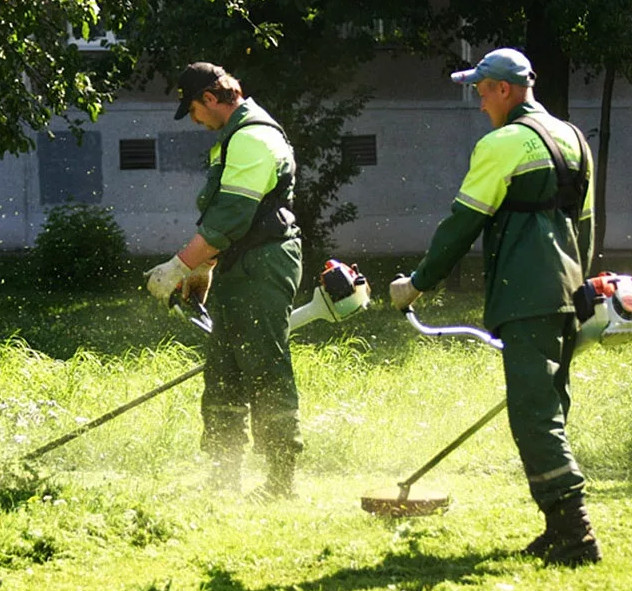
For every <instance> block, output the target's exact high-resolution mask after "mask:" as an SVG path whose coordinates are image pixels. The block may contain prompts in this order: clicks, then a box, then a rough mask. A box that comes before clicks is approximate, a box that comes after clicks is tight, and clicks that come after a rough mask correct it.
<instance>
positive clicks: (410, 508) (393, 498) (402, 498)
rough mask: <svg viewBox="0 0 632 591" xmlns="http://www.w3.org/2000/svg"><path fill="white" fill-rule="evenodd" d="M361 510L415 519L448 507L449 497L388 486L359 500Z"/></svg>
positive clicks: (426, 490) (442, 494)
mask: <svg viewBox="0 0 632 591" xmlns="http://www.w3.org/2000/svg"><path fill="white" fill-rule="evenodd" d="M361 504H362V509H364V511H367V512H369V513H374V514H376V515H386V516H388V517H415V516H419V515H429V514H431V513H434V512H435V511H438V510H439V509H442V508H444V507H448V505H449V504H450V497H449V496H448V495H447V494H445V493H443V492H440V491H433V490H428V489H423V488H417V487H412V488H410V489H408V490H402V488H401V487H399V488H398V487H396V486H390V487H385V488H379V489H375V490H371V491H368V492H367V493H365V496H363V497H362V498H361Z"/></svg>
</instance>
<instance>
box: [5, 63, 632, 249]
mask: <svg viewBox="0 0 632 591" xmlns="http://www.w3.org/2000/svg"><path fill="white" fill-rule="evenodd" d="M358 81H360V82H365V83H368V84H372V85H373V86H375V88H376V91H375V97H374V99H373V100H372V101H371V102H370V103H369V105H368V106H367V108H366V109H365V111H364V112H363V113H362V115H361V116H360V117H359V118H358V119H357V120H355V121H353V122H350V123H349V124H348V128H347V131H348V133H350V134H353V135H375V138H376V148H377V164H376V165H375V166H366V167H364V168H363V169H362V170H361V173H360V175H359V176H357V177H356V178H355V179H354V180H353V183H352V184H350V185H348V186H346V187H344V188H343V189H342V190H341V193H340V199H341V201H351V202H353V203H355V204H356V205H357V206H358V213H359V217H358V219H357V220H356V221H355V222H353V223H351V224H346V225H345V226H342V227H341V228H339V229H338V230H337V232H336V234H335V239H336V240H337V243H338V251H339V252H338V254H339V255H340V256H342V255H344V254H362V253H364V254H406V253H418V252H420V251H421V250H423V249H424V248H426V247H427V245H428V242H429V239H430V237H431V235H432V232H433V230H434V228H435V226H436V225H437V223H438V222H439V221H440V220H441V219H442V218H443V217H444V216H445V215H447V213H448V212H449V207H450V203H451V201H452V199H453V197H454V195H455V194H456V192H457V190H458V188H459V184H460V181H461V179H462V177H463V175H464V174H465V172H466V171H467V167H468V160H469V154H470V152H471V150H472V148H473V146H474V144H475V143H476V141H477V140H478V139H479V138H480V137H481V136H482V135H483V134H485V133H486V132H487V131H489V130H490V126H489V122H488V119H487V116H486V115H484V114H481V113H480V112H479V109H478V99H477V98H476V96H475V93H473V92H472V89H469V90H468V89H463V88H462V87H460V86H457V85H454V84H452V83H451V82H450V81H449V75H448V72H446V71H445V70H444V68H443V66H442V64H441V63H439V62H432V61H431V62H421V61H419V60H418V59H415V58H395V57H393V56H391V55H390V54H389V53H388V52H384V53H382V54H381V55H380V56H379V57H378V59H376V60H375V61H374V62H372V63H371V64H369V65H367V67H366V68H364V69H363V70H362V71H361V72H360V73H359V76H358ZM600 89H601V84H600V81H599V80H596V81H594V82H593V83H591V84H590V85H588V86H586V85H585V84H584V83H583V78H582V76H581V74H577V75H575V77H574V78H573V83H572V88H571V118H572V120H573V121H574V122H575V123H576V124H578V125H579V126H580V127H581V128H582V129H583V130H584V132H585V133H586V134H587V135H588V137H589V140H590V143H591V146H592V148H593V151H594V153H595V155H596V150H597V140H598V138H597V131H596V130H597V128H598V126H599V107H600ZM536 91H537V87H536ZM615 91H616V92H615V99H614V104H613V112H612V135H611V140H610V142H611V143H610V160H609V169H608V196H607V198H608V233H607V238H606V247H607V248H609V249H625V250H632V199H630V194H631V189H632V187H631V186H630V184H631V182H632V181H631V180H630V179H629V175H628V174H627V172H628V171H627V167H628V166H629V165H630V164H629V161H630V159H629V156H628V155H629V154H630V153H632V134H631V133H630V130H632V90H631V87H630V86H629V85H627V84H625V83H623V82H618V83H617V85H616V87H615ZM255 98H256V97H255ZM175 107H176V98H175V95H174V94H171V95H165V94H164V92H163V89H162V87H161V86H160V85H159V84H158V85H155V87H154V88H153V89H152V90H151V91H149V92H147V93H145V94H144V95H138V94H126V95H122V96H121V97H120V98H119V100H117V102H116V103H114V104H113V105H111V106H109V108H108V110H107V113H106V114H104V115H103V116H102V117H101V118H100V119H99V121H98V122H97V123H95V124H90V125H86V130H87V131H88V132H89V134H90V141H88V142H86V145H84V146H82V147H81V148H79V149H76V148H75V149H73V148H72V147H71V145H70V143H69V142H68V139H69V138H68V134H67V133H66V132H65V129H64V128H63V127H62V126H61V125H59V126H58V127H57V128H55V127H54V129H57V131H59V132H60V133H59V137H58V139H57V140H55V141H54V142H53V144H52V145H50V144H48V143H47V142H48V140H47V139H46V138H45V137H43V136H41V137H38V138H37V143H38V150H37V151H36V152H34V153H32V154H28V155H24V156H20V157H19V158H13V157H8V156H7V157H5V158H4V160H0V180H1V182H0V249H2V250H10V249H21V248H24V247H29V246H32V245H33V244H34V241H35V237H36V236H37V234H38V233H39V231H40V229H41V225H42V222H43V221H44V220H45V216H46V211H47V207H49V206H50V205H52V204H53V203H52V201H54V200H55V199H62V198H63V196H62V193H63V190H64V188H68V192H69V193H71V192H75V193H82V191H83V196H82V198H83V199H84V200H86V199H87V200H92V201H94V202H98V203H99V204H100V205H102V206H105V207H111V208H112V209H113V212H114V215H115V218H116V220H117V221H118V223H119V224H120V225H121V227H122V228H123V230H124V231H125V233H126V236H127V239H128V241H129V244H130V249H131V251H132V252H135V253H170V252H172V251H173V250H174V249H177V248H179V247H180V246H181V245H182V244H183V243H185V242H186V241H187V240H188V238H190V236H191V235H192V234H193V232H194V231H195V221H196V219H197V216H196V210H195V196H196V195H197V192H198V190H199V189H200V188H201V186H202V185H203V183H204V175H205V173H204V158H205V152H206V151H207V150H208V148H209V147H210V145H211V144H212V143H213V142H214V134H213V133H211V132H207V131H201V130H200V128H199V127H197V126H195V125H194V124H193V123H192V122H191V121H190V120H188V119H185V120H183V121H174V119H173V113H174V110H175ZM138 139H150V140H153V141H154V142H155V152H156V168H155V169H139V170H121V167H120V161H119V158H120V141H121V140H138ZM62 140H63V141H62ZM64 142H65V143H64ZM595 157H596V156H595ZM99 175H100V176H99ZM95 179H100V180H98V182H96V183H95ZM98 184H100V185H101V190H100V191H98V190H96V189H95V188H94V187H96V186H97V185H98ZM298 195H299V198H300V188H299V191H298ZM51 200H52V201H51Z"/></svg>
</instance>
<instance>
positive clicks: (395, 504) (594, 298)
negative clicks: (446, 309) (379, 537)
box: [361, 273, 632, 517]
mask: <svg viewBox="0 0 632 591" xmlns="http://www.w3.org/2000/svg"><path fill="white" fill-rule="evenodd" d="M573 299H574V303H575V308H576V310H577V317H578V319H579V320H580V322H581V323H582V324H581V328H580V331H579V334H578V338H577V344H576V353H579V352H582V351H584V350H586V349H587V348H588V347H589V346H590V345H592V344H594V343H597V342H601V343H603V344H605V345H615V344H619V343H622V342H625V341H629V340H630V339H631V338H632V277H630V276H629V275H616V274H614V273H602V274H601V275H599V276H598V277H594V278H591V279H588V280H586V281H585V282H584V284H583V285H582V286H581V287H580V288H579V289H578V290H577V291H576V292H575V294H574V298H573ZM404 314H405V315H406V318H407V320H408V321H409V322H410V324H412V326H414V327H415V329H417V330H418V331H419V332H420V333H421V334H424V335H428V336H443V335H470V336H474V337H476V338H478V339H480V340H482V341H483V342H485V343H486V344H488V345H490V346H492V347H494V348H496V349H502V347H503V344H502V341H500V340H499V339H496V338H494V337H493V336H492V335H490V334H489V333H487V332H485V331H483V330H479V329H477V328H473V327H469V326H447V327H437V328H433V327H429V326H425V325H423V324H422V323H421V322H419V320H418V319H417V317H416V316H415V313H414V311H413V309H412V308H410V307H409V308H407V309H406V310H404ZM506 406H507V402H506V400H502V401H501V402H499V403H498V404H496V406H494V407H493V408H492V409H490V410H489V411H488V412H487V413H485V415H484V416H482V417H481V418H480V419H479V420H478V421H476V422H475V423H474V424H473V425H471V426H470V427H469V428H467V429H466V430H465V431H464V432H463V433H461V435H459V436H458V437H457V438H456V439H455V440H454V441H452V442H451V443H449V444H448V445H447V446H446V447H444V448H443V449H442V450H441V451H439V452H438V453H437V454H436V455H435V456H433V457H432V458H431V459H430V460H429V461H428V462H426V463H425V464H424V465H423V466H422V467H421V468H419V470H417V471H416V472H415V473H414V474H412V475H411V476H410V477H408V478H407V479H406V480H404V481H402V482H400V483H398V485H397V487H387V488H383V489H378V490H374V491H369V492H367V493H365V495H364V496H363V497H362V499H361V506H362V509H364V510H365V511H368V512H369V513H374V514H378V515H389V516H392V517H405V516H406V517H412V516H418V515H427V514H429V513H432V512H434V511H436V510H437V509H439V508H441V507H445V506H447V505H448V503H449V498H448V496H447V495H445V494H443V493H440V492H436V491H423V492H422V491H413V490H411V487H412V486H413V484H415V483H416V482H417V481H418V480H419V479H420V478H421V477H422V476H424V475H425V474H426V473H427V472H429V471H430V470H431V469H432V468H434V467H435V466H436V465H437V464H438V463H439V462H441V461H442V460H443V459H444V458H445V457H446V456H447V455H448V454H450V453H451V452H452V451H454V450H455V449H456V448H457V447H459V446H461V445H462V444H463V443H464V442H465V441H466V440H467V439H469V438H470V437H471V436H472V435H474V433H476V432H477V431H479V430H480V429H481V428H482V427H484V426H485V425H486V424H487V423H489V421H491V420H492V419H493V418H494V417H495V416H496V415H497V414H498V413H500V412H501V411H502V410H503V409H504V408H505V407H506Z"/></svg>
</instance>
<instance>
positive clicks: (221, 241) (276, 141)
mask: <svg viewBox="0 0 632 591" xmlns="http://www.w3.org/2000/svg"><path fill="white" fill-rule="evenodd" d="M255 118H256V119H258V120H266V121H270V122H272V121H273V119H272V117H270V115H269V114H268V113H267V112H266V111H265V110H264V109H262V108H261V107H260V106H259V105H257V104H256V103H255V101H254V100H253V99H252V98H249V99H246V101H244V103H242V104H241V105H240V106H239V107H238V108H237V109H236V110H235V112H234V113H233V114H232V115H231V117H230V119H229V120H228V123H227V124H226V125H225V126H224V127H223V128H222V129H221V131H220V133H219V134H218V138H217V143H216V144H215V145H214V146H213V147H212V148H211V151H210V154H209V160H210V168H209V171H208V177H207V182H206V185H205V186H204V188H203V189H202V191H201V192H200V193H199V195H198V197H197V206H198V209H199V210H200V212H202V214H203V215H202V217H201V220H200V223H199V225H198V233H199V234H200V235H201V236H202V237H203V238H204V239H205V240H206V242H208V244H210V245H211V246H214V247H215V248H217V249H218V250H220V251H223V250H226V249H227V248H228V247H229V246H230V245H231V244H232V243H233V242H235V241H236V240H238V239H240V238H242V237H243V236H244V235H245V234H246V232H248V230H249V229H250V226H251V224H252V221H253V217H254V215H255V211H256V210H257V206H258V205H259V203H260V201H261V199H262V198H263V196H264V195H265V194H266V193H268V192H270V191H271V190H272V189H273V188H274V187H275V186H276V184H277V182H278V180H279V178H280V177H281V175H283V174H284V173H285V172H287V171H290V170H292V167H293V162H294V156H293V153H292V148H291V147H290V146H289V145H288V143H287V142H286V141H285V138H284V137H283V134H282V133H281V132H280V131H279V130H277V129H274V128H273V127H270V126H268V125H250V126H248V127H245V128H243V129H240V130H239V131H237V132H236V133H235V135H233V137H232V138H231V139H230V142H229V144H228V150H227V154H226V162H225V163H224V167H223V170H222V165H221V158H220V156H221V146H222V141H223V140H224V139H225V138H226V137H227V136H228V135H229V134H230V133H231V132H232V131H233V130H234V129H235V127H237V125H239V124H240V123H242V122H244V121H246V120H248V119H255ZM293 185H294V183H293V182H292V184H291V185H290V187H289V188H288V189H287V193H288V195H291V192H292V190H293Z"/></svg>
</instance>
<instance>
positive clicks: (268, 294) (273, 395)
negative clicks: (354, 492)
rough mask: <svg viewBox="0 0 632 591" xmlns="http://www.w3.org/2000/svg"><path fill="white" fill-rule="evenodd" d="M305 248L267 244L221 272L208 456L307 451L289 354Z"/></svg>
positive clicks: (206, 398) (207, 410) (209, 385)
mask: <svg viewBox="0 0 632 591" xmlns="http://www.w3.org/2000/svg"><path fill="white" fill-rule="evenodd" d="M301 272H302V265H301V241H300V239H299V238H293V239H289V240H285V241H277V242H270V243H266V244H264V245H262V246H258V247H256V248H253V249H250V250H248V251H246V252H245V253H244V254H243V255H242V256H240V257H239V258H238V259H237V260H236V261H235V263H234V264H233V265H232V267H231V268H230V269H229V270H228V271H222V270H221V263H220V272H219V273H217V274H216V277H215V278H214V280H213V284H212V287H211V291H210V294H209V312H210V314H211V317H212V319H213V323H214V326H213V334H212V335H210V337H209V339H208V340H207V355H206V365H205V370H204V380H205V389H204V394H203V396H202V419H203V422H204V431H203V435H202V449H203V450H204V451H207V452H208V453H209V454H210V455H211V456H212V457H217V456H221V455H225V454H226V453H229V454H230V453H233V454H236V453H240V452H242V451H243V448H244V445H245V444H246V443H247V442H248V425H249V424H250V431H251V434H252V438H253V441H254V445H255V451H256V452H258V453H265V454H277V453H292V452H294V453H297V452H300V451H301V449H302V445H303V444H302V439H301V434H300V429H299V417H298V407H299V401H298V392H297V388H296V384H295V381H294V373H293V370H292V360H291V356H290V347H289V319H290V314H291V311H292V302H293V300H294V296H295V294H296V291H297V289H298V285H299V283H300V280H301Z"/></svg>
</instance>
